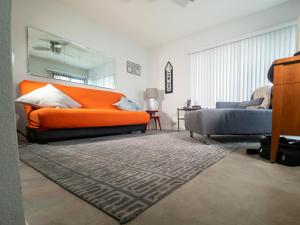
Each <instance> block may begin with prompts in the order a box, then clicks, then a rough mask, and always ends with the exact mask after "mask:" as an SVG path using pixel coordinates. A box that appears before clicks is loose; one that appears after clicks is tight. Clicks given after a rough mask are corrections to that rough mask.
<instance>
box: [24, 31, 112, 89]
mask: <svg viewBox="0 0 300 225" xmlns="http://www.w3.org/2000/svg"><path fill="white" fill-rule="evenodd" d="M27 36H28V39H27V40H28V73H29V74H31V75H35V76H41V77H47V78H50V79H56V80H63V81H69V82H74V83H80V84H86V85H92V86H97V87H102V88H109V89H115V60H114V58H111V57H108V56H106V55H104V54H103V53H101V52H98V51H95V50H93V49H90V48H88V47H85V46H83V45H81V44H78V43H76V42H73V41H70V40H67V39H65V38H61V37H59V36H56V35H53V34H50V33H48V32H45V31H42V30H39V29H35V28H31V27H28V29H27Z"/></svg>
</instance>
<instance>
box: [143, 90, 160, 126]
mask: <svg viewBox="0 0 300 225" xmlns="http://www.w3.org/2000/svg"><path fill="white" fill-rule="evenodd" d="M158 97H159V96H158V89H157V88H147V89H146V92H145V98H146V100H147V109H146V112H147V113H148V114H149V115H150V122H149V124H148V130H149V129H150V124H151V122H152V121H153V122H154V125H155V129H156V130H157V125H158V126H159V129H160V130H161V124H160V116H159V115H158V103H157V99H158Z"/></svg>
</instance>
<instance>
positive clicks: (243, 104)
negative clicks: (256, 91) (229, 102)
mask: <svg viewBox="0 0 300 225" xmlns="http://www.w3.org/2000/svg"><path fill="white" fill-rule="evenodd" d="M263 101H264V98H257V99H254V100H251V101H244V102H240V103H239V104H238V106H237V107H238V108H241V109H246V108H248V107H251V106H259V105H261V103H262V102H263Z"/></svg>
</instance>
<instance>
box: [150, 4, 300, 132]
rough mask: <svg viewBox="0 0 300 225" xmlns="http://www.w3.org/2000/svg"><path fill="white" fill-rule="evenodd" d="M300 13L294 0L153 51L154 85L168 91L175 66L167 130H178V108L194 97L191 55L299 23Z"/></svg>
mask: <svg viewBox="0 0 300 225" xmlns="http://www.w3.org/2000/svg"><path fill="white" fill-rule="evenodd" d="M299 14H300V1H290V2H288V3H285V4H282V5H279V6H277V7H274V8H271V9H269V10H266V11H263V12H260V13H257V14H255V15H251V16H248V17H245V18H241V19H240V20H238V21H234V22H231V23H228V24H224V25H220V26H218V27H215V28H213V29H210V30H206V31H203V32H200V33H196V34H194V35H191V36H188V37H186V38H184V39H181V40H177V41H175V42H172V43H169V44H166V45H163V46H160V47H158V48H155V49H153V50H152V52H151V68H150V69H151V74H152V76H151V86H153V87H158V88H159V89H164V68H165V66H166V64H167V62H168V61H170V62H171V63H172V65H173V67H174V93H173V94H167V95H165V96H164V100H163V102H162V106H161V110H162V115H163V118H162V122H163V124H164V128H166V129H170V128H173V129H174V128H175V126H174V125H175V121H176V122H177V114H176V109H177V107H181V106H183V104H184V101H185V100H186V99H188V98H190V56H189V53H191V52H195V51H197V50H200V49H204V48H205V47H208V46H213V45H216V44H219V43H222V42H224V41H228V40H231V39H234V38H238V37H240V36H244V35H247V34H250V33H253V32H256V31H259V30H262V29H266V28H269V27H272V26H275V25H278V24H281V23H285V22H288V21H291V20H297V19H298V17H299ZM179 28H180V27H179ZM172 124H173V126H172ZM182 125H183V123H182Z"/></svg>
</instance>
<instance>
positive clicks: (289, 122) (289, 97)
mask: <svg viewBox="0 0 300 225" xmlns="http://www.w3.org/2000/svg"><path fill="white" fill-rule="evenodd" d="M273 84H274V87H273V100H272V106H273V115H272V144H271V161H272V162H275V159H276V155H277V149H278V142H279V137H280V135H292V136H300V56H294V57H289V58H285V59H279V60H277V61H276V62H275V67H274V81H273Z"/></svg>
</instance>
